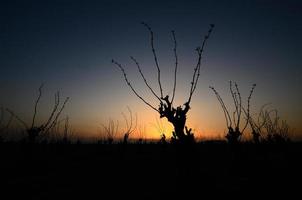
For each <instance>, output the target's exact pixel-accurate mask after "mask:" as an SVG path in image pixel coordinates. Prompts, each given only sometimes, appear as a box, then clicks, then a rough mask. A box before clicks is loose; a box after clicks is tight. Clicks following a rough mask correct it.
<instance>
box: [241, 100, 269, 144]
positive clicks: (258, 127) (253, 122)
mask: <svg viewBox="0 0 302 200" xmlns="http://www.w3.org/2000/svg"><path fill="white" fill-rule="evenodd" d="M267 105H269V104H264V105H263V106H261V108H260V112H259V113H258V114H257V116H256V117H253V116H252V115H251V114H248V112H247V111H246V110H245V109H244V108H242V109H243V111H244V114H245V116H246V118H247V119H248V122H249V124H250V127H251V129H252V132H251V134H252V136H253V141H254V143H259V142H260V140H261V138H262V137H263V134H264V133H263V132H264V130H263V128H264V126H265V124H266V123H267V114H266V112H265V110H264V109H265V107H266V106H267Z"/></svg>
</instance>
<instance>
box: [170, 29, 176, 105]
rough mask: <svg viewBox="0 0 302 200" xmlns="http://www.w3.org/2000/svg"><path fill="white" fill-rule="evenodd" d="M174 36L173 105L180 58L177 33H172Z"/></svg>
mask: <svg viewBox="0 0 302 200" xmlns="http://www.w3.org/2000/svg"><path fill="white" fill-rule="evenodd" d="M172 36H173V41H174V49H173V51H174V57H175V68H174V86H173V95H172V100H171V104H173V100H174V97H175V90H176V76H177V65H178V56H177V51H176V50H177V42H176V37H175V31H172Z"/></svg>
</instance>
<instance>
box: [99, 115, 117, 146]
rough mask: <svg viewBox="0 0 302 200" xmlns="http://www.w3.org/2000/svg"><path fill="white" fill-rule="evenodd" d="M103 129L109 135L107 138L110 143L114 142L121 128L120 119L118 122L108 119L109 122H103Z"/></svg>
mask: <svg viewBox="0 0 302 200" xmlns="http://www.w3.org/2000/svg"><path fill="white" fill-rule="evenodd" d="M102 127H103V130H104V132H105V134H106V136H107V138H106V140H107V143H108V144H112V143H113V142H114V138H115V137H116V136H117V133H118V130H119V122H118V120H117V121H116V123H115V122H114V121H113V120H112V119H109V120H108V124H107V125H105V124H102Z"/></svg>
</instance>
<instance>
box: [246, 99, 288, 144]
mask: <svg viewBox="0 0 302 200" xmlns="http://www.w3.org/2000/svg"><path fill="white" fill-rule="evenodd" d="M269 105H270V104H264V105H263V106H262V107H261V108H260V112H259V113H258V115H257V117H253V116H251V115H250V116H249V124H250V126H251V129H252V136H253V141H254V142H255V143H259V142H260V139H261V138H262V140H267V141H268V142H277V143H280V142H285V141H289V140H290V137H289V135H290V132H291V128H290V127H289V125H288V123H287V121H286V120H281V118H280V117H279V115H278V111H277V110H276V109H269V108H267V106H269ZM243 111H244V113H245V115H247V112H246V111H245V110H244V109H243Z"/></svg>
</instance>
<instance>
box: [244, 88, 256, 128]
mask: <svg viewBox="0 0 302 200" xmlns="http://www.w3.org/2000/svg"><path fill="white" fill-rule="evenodd" d="M255 87H256V84H253V86H252V89H251V91H250V94H249V97H248V98H247V120H246V123H245V125H244V126H243V129H242V131H241V133H243V132H244V130H245V129H246V127H247V125H248V123H249V120H250V101H251V98H252V94H253V92H254V89H255ZM243 111H244V110H243Z"/></svg>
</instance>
